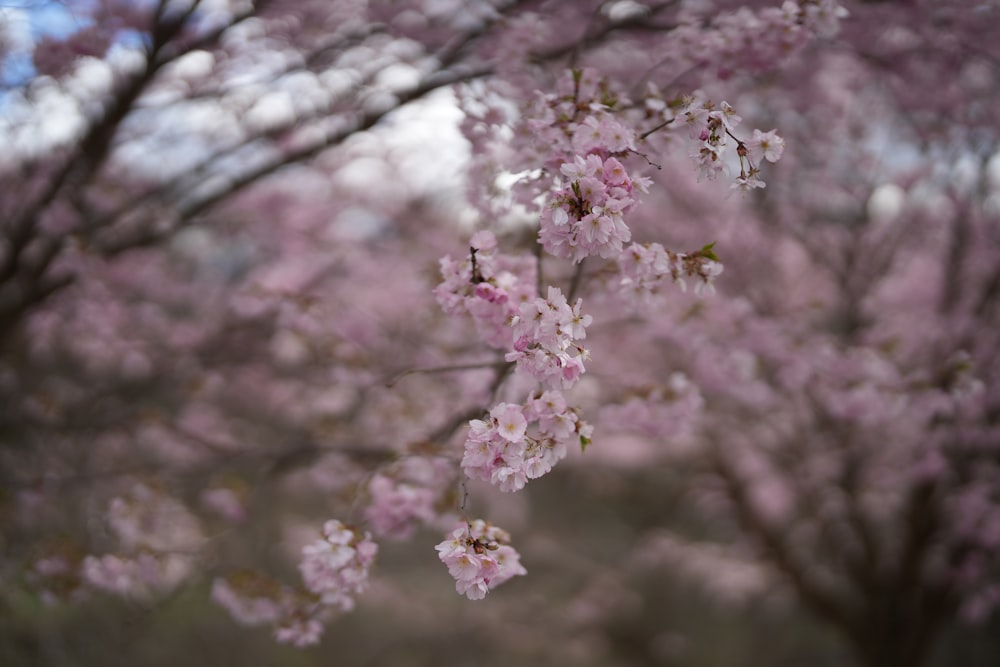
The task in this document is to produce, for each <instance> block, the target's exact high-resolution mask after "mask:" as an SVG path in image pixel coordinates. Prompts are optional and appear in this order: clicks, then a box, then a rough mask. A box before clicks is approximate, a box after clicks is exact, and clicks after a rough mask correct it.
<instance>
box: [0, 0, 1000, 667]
mask: <svg viewBox="0 0 1000 667" xmlns="http://www.w3.org/2000/svg"><path fill="white" fill-rule="evenodd" d="M67 11H71V12H76V15H75V17H74V18H75V19H76V20H77V21H78V23H77V25H78V26H79V27H78V29H76V30H75V31H73V32H70V33H69V34H66V35H63V36H58V37H54V36H47V37H44V38H42V39H39V40H37V41H34V42H31V43H30V45H29V46H25V44H26V42H25V38H24V34H23V32H22V33H17V32H16V30H15V28H16V26H15V21H14V18H15V14H13V13H11V14H8V15H7V16H6V18H5V15H3V14H0V44H3V45H4V47H3V50H0V58H2V57H4V56H5V55H7V54H13V53H15V51H16V50H17V49H22V50H25V49H27V51H28V52H30V55H31V58H32V62H33V67H34V71H35V76H34V77H33V78H32V79H31V80H30V81H28V82H27V83H26V84H24V85H23V86H20V87H11V88H10V89H9V90H6V91H5V92H4V99H3V100H2V107H0V136H2V137H3V145H4V150H3V155H0V184H2V188H3V192H4V195H3V196H2V198H0V526H2V531H0V533H2V537H0V547H2V548H0V579H2V580H3V581H4V582H6V583H5V592H4V593H2V594H0V609H3V608H4V606H6V607H8V608H10V609H14V608H15V606H16V604H17V603H16V602H14V601H12V600H14V599H15V597H16V596H15V594H14V591H16V592H17V594H18V595H22V594H27V595H31V596H36V597H37V598H38V599H40V600H42V601H44V602H45V603H46V604H48V605H52V606H55V605H58V604H61V603H70V602H73V603H78V602H80V601H82V600H85V599H87V598H88V597H90V596H93V595H96V594H98V593H110V594H114V595H117V596H120V597H124V598H126V599H129V600H133V601H142V602H143V603H144V604H155V603H156V601H157V600H160V599H163V598H165V597H166V596H168V595H170V594H172V593H174V592H175V591H177V590H178V589H183V588H184V587H185V586H187V587H191V588H193V589H199V588H200V589H201V590H203V591H206V595H210V597H211V599H212V600H214V601H215V602H216V603H217V604H218V605H220V606H221V607H222V608H224V609H226V610H227V611H228V612H229V614H230V615H231V616H232V618H233V619H234V620H235V621H237V622H238V623H241V624H244V625H269V626H270V627H271V628H272V632H273V636H274V637H275V639H277V640H278V641H279V642H282V643H289V644H292V645H294V646H298V647H304V646H309V645H313V644H315V643H317V642H319V641H320V640H321V637H322V634H323V632H324V629H325V628H326V627H327V626H328V625H329V624H331V623H335V622H336V619H337V618H338V617H339V615H340V614H343V613H346V612H348V611H350V610H352V609H354V607H355V605H364V604H365V596H366V594H367V593H368V592H369V590H370V587H369V584H370V583H371V584H372V586H371V588H373V589H374V592H372V595H373V596H377V595H379V594H380V593H379V590H380V589H379V586H380V585H385V586H390V587H391V584H389V583H386V584H379V583H378V582H379V579H380V577H383V576H384V578H385V579H386V580H389V579H391V576H392V575H391V573H386V574H384V575H380V573H379V560H378V558H377V557H376V556H377V554H378V552H379V546H378V544H379V543H384V542H389V541H391V542H401V541H402V542H405V541H408V540H417V538H418V537H419V536H420V535H421V534H431V535H433V536H434V539H435V540H437V539H441V536H443V539H444V541H443V542H440V543H439V544H438V546H437V551H438V556H439V559H440V561H442V562H443V564H444V565H445V566H446V568H447V571H448V574H450V575H451V577H452V578H453V579H454V580H455V586H456V590H457V592H458V593H459V594H463V595H465V596H466V597H468V598H469V599H470V600H478V599H482V598H484V597H487V593H488V592H490V593H491V592H492V591H493V589H494V588H496V587H497V586H498V585H499V584H501V583H503V582H506V581H508V580H510V579H512V578H513V577H515V576H517V577H519V579H520V580H523V581H526V582H530V581H531V579H532V577H533V576H536V575H534V570H535V567H534V565H532V564H531V563H530V562H529V560H530V558H531V557H532V554H533V553H534V554H535V555H536V556H537V557H538V558H539V559H542V560H544V559H549V561H550V562H553V563H559V564H564V563H565V562H568V561H570V560H572V559H573V558H578V559H584V560H585V559H586V556H585V555H581V553H580V549H579V548H577V549H576V550H574V551H573V552H572V554H571V555H570V554H569V551H570V550H568V549H567V550H565V551H561V550H560V549H559V548H558V547H557V546H556V545H554V544H553V543H548V544H549V546H550V548H549V549H548V550H546V549H545V548H542V547H541V546H539V545H544V544H546V542H545V540H547V539H549V540H554V539H556V538H554V537H553V536H550V535H546V534H544V532H543V531H542V529H541V528H537V529H536V530H535V531H534V533H533V532H532V528H531V524H530V521H525V520H521V521H520V522H519V523H520V525H517V526H516V528H517V529H516V530H514V532H515V534H516V535H517V541H516V542H515V541H513V540H512V539H511V536H510V535H509V534H508V533H507V532H506V531H504V530H501V529H500V528H498V527H496V526H495V525H493V524H491V523H490V522H489V521H490V520H491V519H490V517H489V516H488V512H489V510H490V509H491V508H494V507H503V505H502V503H501V501H498V500H497V499H496V496H495V495H494V494H493V489H490V488H489V487H488V486H487V484H489V485H492V486H495V487H497V488H498V489H499V490H500V491H504V492H518V494H517V495H525V496H527V498H528V499H527V500H525V501H523V502H525V503H527V505H526V506H525V507H526V508H527V509H525V512H526V513H527V514H528V515H529V516H530V515H531V513H532V511H541V510H542V509H543V508H542V507H541V504H540V503H541V501H538V500H537V498H538V497H539V496H535V495H531V494H532V493H533V488H534V487H537V486H541V485H545V484H546V483H547V481H548V480H549V479H550V477H548V475H550V474H551V475H552V476H553V477H554V476H555V475H556V474H557V472H556V471H555V469H556V468H557V466H558V467H560V468H563V467H565V468H569V469H572V470H584V471H587V470H592V471H595V477H594V479H595V480H597V479H598V478H599V477H600V476H601V475H602V474H604V473H605V471H606V474H607V475H609V476H615V475H620V476H624V477H625V478H626V479H637V478H639V477H640V476H642V475H643V474H648V473H649V471H651V470H655V469H656V466H658V465H661V464H665V465H668V466H670V467H671V468H672V469H675V470H676V471H678V473H679V481H678V482H677V483H678V485H679V486H680V488H681V489H682V492H681V496H682V498H683V499H684V502H685V508H684V510H685V512H686V513H687V514H688V515H690V516H693V517H697V520H698V522H700V523H701V524H702V525H703V526H704V528H703V529H702V530H701V532H700V533H698V532H697V531H690V532H688V534H685V533H686V530H685V527H684V526H682V525H669V524H670V522H669V520H668V518H667V517H664V518H663V519H662V521H660V524H659V525H652V526H650V525H643V526H640V527H639V528H637V529H636V535H635V539H634V540H633V542H632V543H630V544H621V545H619V548H620V549H621V551H622V555H621V557H620V558H617V559H616V564H617V567H619V568H620V569H621V573H624V574H628V573H633V572H638V573H648V572H659V571H663V572H673V573H676V574H677V576H680V577H682V578H684V579H685V580H690V581H691V582H693V583H694V584H696V585H700V586H702V587H703V588H704V589H705V591H706V592H707V593H708V595H709V596H710V597H712V598H713V599H717V600H720V601H722V602H724V603H726V604H733V605H738V604H744V603H745V602H746V601H747V600H750V599H756V598H761V597H767V596H768V595H774V594H777V595H779V596H783V597H784V598H786V599H791V600H794V601H795V603H796V604H799V605H801V607H802V608H804V609H807V610H809V611H810V612H811V613H812V614H814V615H815V616H816V617H817V618H818V619H820V620H821V621H822V622H824V623H826V624H828V625H829V627H831V628H833V629H834V630H835V631H836V632H837V633H839V636H841V637H842V638H843V640H844V641H845V642H846V643H847V644H848V645H849V646H850V647H851V649H852V650H853V651H854V653H855V657H856V659H857V660H858V662H859V664H863V665H866V666H869V667H904V666H905V667H919V666H920V665H922V664H928V661H929V660H930V658H931V654H932V649H933V647H934V644H935V641H936V640H937V639H938V637H939V636H941V634H942V633H943V632H945V631H946V630H947V629H948V628H950V627H951V626H952V625H953V624H954V623H956V622H958V621H969V622H982V621H984V620H985V619H988V618H990V616H991V614H993V613H994V610H995V609H996V607H997V606H998V605H1000V593H998V591H1000V580H998V576H997V575H998V568H1000V560H998V554H1000V458H998V451H1000V450H998V447H1000V428H998V426H1000V393H998V390H997V387H998V386H1000V385H998V374H1000V352H998V351H1000V333H998V332H1000V227H998V220H1000V144H998V140H1000V137H998V135H997V127H1000V118H998V117H997V116H998V115H1000V80H998V79H997V76H996V68H995V64H996V62H998V61H1000V53H998V52H997V48H998V46H997V45H998V44H1000V41H998V40H997V37H1000V35H998V34H997V31H998V28H1000V13H998V9H997V7H996V6H995V5H994V4H991V3H981V2H973V1H972V0H950V1H947V2H933V1H931V0H914V1H912V2H847V1H845V2H842V3H841V2H838V1H837V0H786V1H785V2H784V3H781V4H778V3H776V2H774V3H772V2H764V1H761V2H757V1H756V0H753V1H747V2H741V3H738V2H730V1H728V0H719V1H718V2H693V1H692V2H687V1H681V2H678V1H667V2H632V1H631V0H622V1H617V2H599V1H597V0H594V1H589V0H588V1H579V0H477V1H474V2H473V1H469V2H458V1H449V0H395V1H388V0H385V1H383V0H369V1H368V2H361V1H359V0H266V1H265V0H261V1H259V2H251V1H249V0H247V1H244V2H240V1H237V0H218V1H216V0H212V1H210V0H201V1H199V0H185V1H178V2H173V1H167V0H161V1H159V2H150V3H130V2H111V1H107V2H94V3H80V4H79V5H77V6H74V5H72V4H71V5H68V6H67ZM17 16H20V17H22V18H23V15H21V14H18V15H17ZM19 40H20V41H19ZM29 41H30V40H29ZM441 109H445V110H446V112H445V113H446V114H449V115H447V120H441V119H440V118H433V114H434V113H436V110H438V111H440V110H441ZM428 117H431V118H433V120H432V122H431V126H430V127H428V126H427V123H426V122H424V121H422V120H421V119H422V118H428ZM422 123H423V124H422ZM762 128H774V129H771V130H767V131H765V130H764V129H762ZM723 267H724V269H725V270H724V271H723ZM688 283H690V285H691V287H692V289H691V290H690V293H685V291H686V287H687V285H688ZM543 476H546V477H545V480H542V481H537V482H534V483H533V484H532V485H531V488H528V489H527V490H524V489H525V487H526V485H527V482H528V481H529V480H537V479H539V478H541V477H543ZM478 481H481V482H485V483H486V484H483V485H480V484H478V483H477V482H478ZM609 484H610V483H609ZM608 488H612V487H611V486H607V487H604V486H602V483H601V482H599V481H594V483H593V484H592V486H590V487H584V488H581V489H579V490H578V493H579V494H581V496H586V495H588V494H592V495H593V497H594V498H600V499H601V500H599V501H598V502H605V501H607V502H612V501H613V500H614V499H612V500H607V498H606V497H605V496H602V495H601V494H602V493H611V492H609V491H607V489H608ZM602 489H603V490H602ZM620 495H621V497H622V498H624V497H625V496H626V495H627V494H625V493H624V492H622V493H621V494H620ZM574 502H577V499H572V498H571V499H568V500H567V505H569V504H572V503H574ZM534 503H537V504H534ZM514 506H515V505H510V506H508V507H514ZM545 509H546V510H552V509H553V508H551V507H546V508H545ZM555 509H556V510H558V509H559V508H558V507H557V508H555ZM623 511H625V512H627V511H628V508H626V509H625V510H623ZM499 513H500V514H501V516H500V517H499V518H498V519H497V520H498V522H500V523H503V524H504V525H509V524H508V518H509V517H504V516H503V511H502V510H499ZM479 516H485V517H486V518H485V519H480V518H473V517H479ZM515 523H518V522H517V521H515ZM456 526H458V527H457V528H456ZM564 530H565V531H567V533H570V534H572V533H574V532H575V531H580V532H584V531H585V527H584V526H575V525H573V524H572V523H571V522H569V521H567V522H566V525H565V526H564ZM696 533H697V534H696ZM317 534H318V535H319V537H316V535H317ZM261 535H265V536H267V538H266V539H267V540H268V541H269V542H281V544H282V548H283V552H284V557H283V559H279V560H281V561H282V562H283V563H284V566H282V564H281V563H280V562H276V559H275V558H274V554H273V553H271V552H270V551H267V553H264V552H263V551H255V548H254V547H252V546H248V545H253V544H259V542H255V541H254V540H259V539H260V536H261ZM305 535H309V537H308V538H306V537H304V536H305ZM376 540H378V541H379V542H378V543H377V542H376ZM522 540H523V545H524V546H523V547H522V546H521V544H522V542H521V541H522ZM414 543H415V542H414ZM286 547H287V548H286ZM425 551H426V553H424V552H418V551H416V550H415V551H414V552H413V553H412V554H411V555H410V558H411V559H414V560H417V559H427V560H433V552H430V551H428V550H425ZM522 558H524V560H525V562H526V563H527V565H526V566H522V565H521V559H522ZM289 564H295V565H297V567H298V571H299V574H300V575H301V576H300V577H299V578H298V579H296V578H295V577H294V576H293V575H290V574H289V572H288V570H289ZM438 567H440V566H438ZM442 570H443V568H442ZM529 572H531V573H530V574H529ZM621 573H616V572H604V573H603V574H601V575H600V576H599V577H597V578H596V579H595V581H608V580H609V579H601V577H610V578H612V579H613V578H614V577H615V576H619V574H621ZM441 574H444V573H443V571H442V572H441ZM370 579H371V581H370ZM437 583H438V584H440V585H441V586H444V587H448V586H449V585H450V584H449V582H448V581H447V579H445V578H444V577H442V578H441V580H440V581H439V582H437ZM525 585H526V586H530V585H531V584H525ZM534 585H537V586H540V585H542V584H534ZM609 585H610V584H609ZM595 586H596V584H595ZM602 586H603V584H602ZM514 588H515V584H510V585H509V586H508V587H505V589H507V590H504V592H502V593H497V594H495V596H503V595H507V594H508V592H507V591H510V592H509V594H510V595H515V594H517V593H515V592H514V590H513V589H514ZM598 588H601V587H600V586H598ZM209 590H210V593H208V592H207V591H209ZM517 590H520V591H523V590H527V589H526V588H521V589H517ZM595 590H596V589H595ZM601 590H603V588H601ZM382 594H383V595H385V593H384V591H383V593H382ZM596 594H597V593H594V595H596ZM589 595H591V593H589V592H587V591H585V592H584V593H581V594H580V596H579V599H578V600H576V602H575V603H574V604H573V605H571V606H570V609H571V613H570V617H572V618H576V619H577V620H578V621H579V622H580V623H581V624H586V623H589V622H592V621H593V620H594V619H595V618H597V617H599V616H600V614H601V613H602V610H600V609H599V607H600V605H596V606H595V604H594V603H593V601H592V600H590V599H589V598H588V596H589ZM602 595H603V593H602ZM5 596H6V601H5ZM482 604H490V603H489V602H486V603H482ZM622 604H625V603H624V602H623V603H622ZM587 619H590V620H587ZM664 641H666V640H664ZM667 643H669V644H670V646H674V645H675V644H676V642H675V641H673V640H672V639H671V641H670V642H667ZM664 645H666V644H664ZM670 650H673V649H670ZM664 651H667V649H664ZM595 655H598V654H595ZM664 655H666V654H664ZM595 659H597V658H595Z"/></svg>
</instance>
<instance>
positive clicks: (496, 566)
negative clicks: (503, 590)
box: [434, 519, 527, 600]
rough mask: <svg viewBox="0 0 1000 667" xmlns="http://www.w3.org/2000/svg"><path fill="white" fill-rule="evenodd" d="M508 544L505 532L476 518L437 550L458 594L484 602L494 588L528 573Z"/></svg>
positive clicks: (460, 527)
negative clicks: (453, 580)
mask: <svg viewBox="0 0 1000 667" xmlns="http://www.w3.org/2000/svg"><path fill="white" fill-rule="evenodd" d="M509 542H510V535H508V534H507V532H506V531H504V530H501V529H500V528H497V527H496V526H491V525H490V524H488V523H486V522H485V521H483V520H482V519H476V520H475V521H471V522H469V523H466V524H462V525H461V526H459V527H458V528H456V529H455V530H454V531H452V533H451V536H450V537H448V538H447V539H445V540H444V541H443V542H441V543H440V544H438V545H437V546H436V547H434V548H435V549H436V550H437V552H438V558H439V559H440V560H441V562H442V563H444V564H445V565H446V566H447V567H448V574H450V575H451V576H452V577H453V578H454V579H455V590H456V591H457V592H458V594H459V595H464V596H466V597H467V598H469V599H470V600H482V599H483V598H484V597H486V594H487V593H488V592H489V591H490V590H491V589H493V588H496V587H497V586H499V585H500V584H502V583H504V582H505V581H507V580H509V579H511V578H512V577H516V576H520V575H524V574H527V570H525V569H524V567H523V566H522V565H521V557H520V554H518V553H517V551H516V550H515V549H514V548H513V547H511V546H510V545H509Z"/></svg>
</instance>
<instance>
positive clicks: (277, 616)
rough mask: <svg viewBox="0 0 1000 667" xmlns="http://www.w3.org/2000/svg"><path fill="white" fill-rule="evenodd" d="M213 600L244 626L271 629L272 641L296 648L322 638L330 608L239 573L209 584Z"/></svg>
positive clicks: (256, 576)
mask: <svg viewBox="0 0 1000 667" xmlns="http://www.w3.org/2000/svg"><path fill="white" fill-rule="evenodd" d="M212 600H213V601H214V602H215V603H216V604H218V605H219V606H220V607H222V608H223V609H225V610H226V611H227V612H229V615H230V616H231V617H232V618H233V620H235V621H236V622H238V623H242V624H243V625H247V626H257V625H267V624H270V625H272V626H273V627H274V638H275V640H276V641H278V642H280V643H282V644H291V645H293V646H296V647H298V648H304V647H306V646H312V645H313V644H316V643H318V642H319V640H320V637H321V636H322V635H323V627H324V626H323V624H324V622H325V621H327V620H329V618H330V616H331V610H330V608H329V607H327V606H325V605H323V604H321V603H319V602H317V601H316V600H315V599H313V598H312V597H311V596H308V595H306V594H304V593H303V592H302V591H296V590H293V589H291V588H288V587H287V586H281V585H279V584H278V583H277V582H275V581H272V580H271V579H269V578H267V577H265V576H263V575H261V574H258V573H256V572H251V571H240V572H236V573H234V574H233V575H231V576H229V577H227V578H225V579H216V580H215V581H214V582H213V583H212Z"/></svg>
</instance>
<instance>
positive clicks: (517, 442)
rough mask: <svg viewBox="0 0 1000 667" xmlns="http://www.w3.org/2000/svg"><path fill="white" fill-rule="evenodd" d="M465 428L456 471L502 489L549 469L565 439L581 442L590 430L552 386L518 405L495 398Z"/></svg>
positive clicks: (562, 452)
mask: <svg viewBox="0 0 1000 667" xmlns="http://www.w3.org/2000/svg"><path fill="white" fill-rule="evenodd" d="M469 427H470V428H469V436H468V438H467V439H466V442H465V454H464V455H463V457H462V470H463V471H465V474H466V475H467V476H468V477H469V478H470V479H481V480H483V481H487V482H490V483H491V484H493V485H495V486H497V487H498V488H499V489H500V490H501V491H507V492H512V491H519V490H521V489H523V488H524V485H525V484H527V482H528V480H529V479H537V478H539V477H541V476H542V475H544V474H546V473H547V472H549V471H550V470H552V466H554V465H555V464H556V463H558V462H559V461H561V460H562V459H563V458H565V457H566V454H567V451H568V449H567V448H568V444H569V442H570V440H571V439H574V438H575V439H576V440H578V441H579V442H580V443H581V444H586V443H588V442H589V441H590V436H591V435H592V434H593V427H592V426H590V424H588V423H587V422H585V421H583V420H581V419H580V418H579V415H578V414H577V412H576V410H575V409H573V408H569V407H567V405H566V399H565V398H564V397H563V395H562V393H560V392H559V391H556V390H550V391H546V392H544V393H542V394H540V395H538V396H533V397H530V398H529V399H528V401H527V403H526V404H525V405H523V406H522V405H517V404H514V403H500V404H498V405H496V406H495V407H494V408H493V409H492V410H490V414H489V418H488V419H486V420H481V419H473V420H472V421H470V422H469Z"/></svg>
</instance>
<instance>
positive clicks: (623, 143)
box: [518, 68, 637, 169]
mask: <svg viewBox="0 0 1000 667" xmlns="http://www.w3.org/2000/svg"><path fill="white" fill-rule="evenodd" d="M627 103H628V100H627V99H625V97H624V96H622V95H621V94H620V93H619V92H618V91H616V90H614V89H613V88H612V86H611V82H610V81H608V79H606V78H602V77H601V76H600V75H599V74H598V73H597V71H596V70H593V69H590V68H584V69H573V70H567V71H566V72H565V73H564V75H563V76H562V77H560V78H559V80H558V81H557V82H556V86H555V90H554V91H553V92H542V91H536V93H535V99H534V101H533V102H532V104H531V105H529V108H528V109H527V112H526V114H525V118H524V122H523V124H522V125H521V127H520V128H519V131H518V134H519V136H520V137H522V138H523V139H525V140H526V141H527V143H528V144H529V145H530V146H531V148H533V149H534V151H531V150H526V151H525V153H526V155H527V156H528V157H529V159H534V160H535V163H534V165H524V166H536V167H537V166H538V165H539V164H540V165H542V166H544V167H546V168H549V169H556V168H558V167H559V165H560V164H561V163H564V162H568V161H570V160H571V159H572V157H573V156H577V155H590V154H596V155H600V156H601V157H605V158H606V157H609V156H611V155H622V154H624V153H626V152H628V151H634V150H635V148H636V143H637V139H636V136H635V132H634V131H633V130H632V129H631V128H630V127H629V126H627V125H626V124H624V123H622V121H621V120H620V119H619V118H617V117H616V116H615V114H614V113H613V111H614V109H616V108H619V107H622V106H626V105H627Z"/></svg>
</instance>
